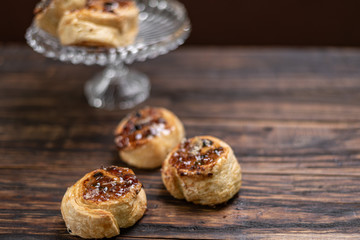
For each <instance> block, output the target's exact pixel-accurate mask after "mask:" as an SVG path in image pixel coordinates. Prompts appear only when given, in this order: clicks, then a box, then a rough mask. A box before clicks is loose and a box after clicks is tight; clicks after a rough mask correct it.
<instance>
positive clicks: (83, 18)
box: [58, 0, 139, 47]
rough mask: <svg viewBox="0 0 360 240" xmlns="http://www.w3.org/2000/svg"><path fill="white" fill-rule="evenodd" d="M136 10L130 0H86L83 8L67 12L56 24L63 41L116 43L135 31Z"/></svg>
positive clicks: (133, 35) (131, 37) (131, 39)
mask: <svg viewBox="0 0 360 240" xmlns="http://www.w3.org/2000/svg"><path fill="white" fill-rule="evenodd" d="M138 15H139V10H138V8H137V6H136V4H135V2H134V1H130V0H88V3H87V5H86V7H85V8H82V9H80V10H76V11H71V12H67V13H66V14H65V15H64V17H63V18H62V19H61V21H60V23H59V28H58V34H59V39H60V42H61V43H62V44H63V45H80V46H103V47H119V46H126V45H130V44H132V43H133V42H134V40H135V38H136V36H137V34H138Z"/></svg>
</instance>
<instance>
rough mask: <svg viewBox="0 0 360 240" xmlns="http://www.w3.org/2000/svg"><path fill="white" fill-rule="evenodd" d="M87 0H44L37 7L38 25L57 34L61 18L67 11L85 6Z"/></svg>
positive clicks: (36, 20)
mask: <svg viewBox="0 0 360 240" xmlns="http://www.w3.org/2000/svg"><path fill="white" fill-rule="evenodd" d="M86 2H87V0H42V1H41V2H40V3H39V4H38V5H37V6H36V8H35V14H36V17H35V23H36V24H37V26H38V27H40V28H41V29H43V30H45V31H46V32H48V33H50V34H51V35H53V36H57V30H58V25H59V22H60V19H61V18H62V17H63V15H64V14H65V12H67V11H73V10H75V9H80V8H83V7H85V5H86Z"/></svg>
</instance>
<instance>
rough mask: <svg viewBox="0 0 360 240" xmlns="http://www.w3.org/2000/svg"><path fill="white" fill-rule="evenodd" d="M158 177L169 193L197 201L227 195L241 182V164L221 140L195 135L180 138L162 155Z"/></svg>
mask: <svg viewBox="0 0 360 240" xmlns="http://www.w3.org/2000/svg"><path fill="white" fill-rule="evenodd" d="M161 170H162V171H161V176H162V181H163V183H164V185H165V187H166V189H167V190H168V191H169V192H170V194H171V195H172V196H173V197H175V198H177V199H186V200H187V201H189V202H193V203H196V204H201V205H216V204H220V203H224V202H226V201H228V200H229V199H231V198H232V197H233V196H234V195H235V194H236V193H237V192H238V191H239V189H240V186H241V168H240V164H239V163H238V161H237V159H236V157H235V155H234V152H233V150H232V149H231V147H230V146H229V145H228V144H226V143H225V142H224V141H222V140H220V139H218V138H215V137H211V136H199V137H194V138H191V139H188V140H185V141H183V142H182V143H181V144H180V145H179V146H178V147H176V148H175V149H174V150H173V151H172V152H171V153H170V154H169V155H168V156H167V158H166V160H165V161H164V163H163V166H162V169H161Z"/></svg>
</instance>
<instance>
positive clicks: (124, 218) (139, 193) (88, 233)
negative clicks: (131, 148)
mask: <svg viewBox="0 0 360 240" xmlns="http://www.w3.org/2000/svg"><path fill="white" fill-rule="evenodd" d="M146 204H147V202H146V195H145V191H144V189H143V187H142V184H141V183H140V182H139V180H138V179H137V177H136V176H135V174H134V172H133V171H132V170H130V169H128V168H120V167H115V166H112V167H108V168H101V169H97V170H95V171H92V172H90V173H88V174H86V175H85V176H84V177H83V178H81V179H80V180H79V181H78V182H77V183H75V185H73V186H71V187H70V188H68V190H67V191H66V193H65V195H64V197H63V199H62V202H61V213H62V216H63V218H64V221H65V224H66V227H67V229H68V231H69V233H70V234H72V235H77V236H80V237H82V238H104V237H107V238H110V237H113V236H116V235H118V234H120V228H127V227H130V226H132V225H134V224H135V223H136V222H137V221H138V220H139V219H140V218H141V217H142V216H143V215H144V212H145V210H146Z"/></svg>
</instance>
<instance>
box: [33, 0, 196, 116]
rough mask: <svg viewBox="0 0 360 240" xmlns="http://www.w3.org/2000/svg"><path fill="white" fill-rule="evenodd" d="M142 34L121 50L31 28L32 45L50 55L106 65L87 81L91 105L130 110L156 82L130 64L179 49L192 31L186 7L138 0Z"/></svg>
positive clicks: (171, 2)
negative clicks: (67, 42)
mask: <svg viewBox="0 0 360 240" xmlns="http://www.w3.org/2000/svg"><path fill="white" fill-rule="evenodd" d="M136 2H137V5H138V7H139V9H140V14H139V34H138V36H137V38H136V40H135V42H134V44H132V45H130V46H126V47H119V48H100V47H74V46H62V45H61V44H60V43H59V41H58V39H57V38H55V37H53V36H51V35H50V34H48V33H47V32H45V31H43V30H41V29H39V28H38V27H37V26H36V24H35V23H33V24H32V25H31V26H30V27H29V28H28V30H27V32H26V39H27V42H28V44H29V45H30V46H31V47H32V48H33V49H34V51H36V52H38V53H41V54H43V55H44V56H46V57H49V58H53V59H57V60H60V61H63V62H71V63H73V64H86V65H94V64H97V65H101V66H106V69H105V70H104V71H103V72H101V73H99V74H98V75H96V76H95V77H93V78H92V79H91V80H89V81H88V82H87V83H86V84H85V95H86V97H87V99H88V102H89V104H90V105H91V106H93V107H96V108H104V109H109V110H113V109H128V108H132V107H134V106H136V105H137V104H139V103H141V102H143V101H144V100H145V99H147V98H148V96H149V94H150V88H151V87H150V81H149V79H148V78H147V77H146V76H145V75H144V74H142V73H139V72H137V71H135V70H130V69H128V68H127V67H126V66H125V64H131V63H133V62H134V61H145V60H146V59H152V58H155V57H157V56H159V55H162V54H166V53H168V52H169V51H171V50H174V49H176V48H177V47H178V46H179V45H181V44H183V43H184V41H185V40H186V39H187V37H188V36H189V34H190V31H191V24H190V20H189V18H188V16H187V13H186V9H185V8H184V6H183V5H182V4H181V3H179V2H178V1H176V0H137V1H136Z"/></svg>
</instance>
